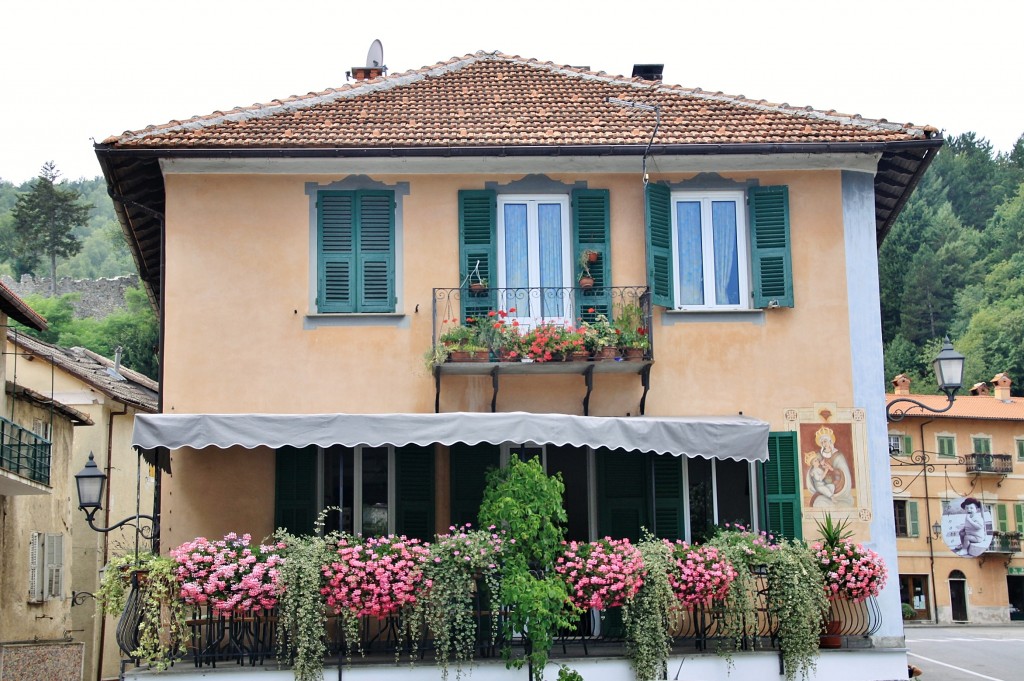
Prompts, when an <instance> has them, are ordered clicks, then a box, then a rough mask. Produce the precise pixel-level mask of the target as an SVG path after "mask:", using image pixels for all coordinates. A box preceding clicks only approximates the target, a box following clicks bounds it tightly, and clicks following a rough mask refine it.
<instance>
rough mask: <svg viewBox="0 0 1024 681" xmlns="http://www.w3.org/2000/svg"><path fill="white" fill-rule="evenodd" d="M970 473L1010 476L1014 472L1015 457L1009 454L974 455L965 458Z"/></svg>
mask: <svg viewBox="0 0 1024 681" xmlns="http://www.w3.org/2000/svg"><path fill="white" fill-rule="evenodd" d="M964 458H965V460H966V463H967V472H968V473H993V474H995V475H1009V474H1010V473H1012V472H1013V457H1012V456H1010V455H1009V454H983V453H974V454H968V455H967V456H966V457H964Z"/></svg>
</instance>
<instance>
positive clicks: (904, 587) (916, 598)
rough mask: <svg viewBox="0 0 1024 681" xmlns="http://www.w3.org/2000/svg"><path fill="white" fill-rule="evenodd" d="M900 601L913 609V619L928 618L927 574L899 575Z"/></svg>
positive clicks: (929, 609) (929, 613) (929, 606)
mask: <svg viewBox="0 0 1024 681" xmlns="http://www.w3.org/2000/svg"><path fill="white" fill-rule="evenodd" d="M900 601H901V602H903V603H905V604H907V605H909V606H910V607H912V608H913V609H914V619H928V618H930V617H931V603H930V599H929V598H928V575H900Z"/></svg>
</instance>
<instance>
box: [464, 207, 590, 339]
mask: <svg viewBox="0 0 1024 681" xmlns="http://www.w3.org/2000/svg"><path fill="white" fill-rule="evenodd" d="M497 242H498V243H497V247H498V249H497V257H498V268H497V273H498V287H499V288H502V289H512V290H511V291H508V295H509V298H508V299H507V300H505V301H501V303H500V304H501V307H503V308H505V309H510V308H513V307H514V308H515V309H516V311H515V312H514V313H512V314H513V316H516V317H519V318H520V319H538V320H540V319H544V320H546V321H554V322H555V323H564V322H565V321H571V320H572V319H573V317H574V315H573V312H572V306H571V300H570V298H569V296H564V295H561V289H564V288H568V287H572V286H574V285H575V282H574V281H573V262H572V260H573V259H572V252H573V251H572V223H571V221H570V218H569V197H568V195H559V194H552V195H514V194H505V195H499V196H498V234H497ZM471 281H472V278H471ZM524 289H541V290H540V292H539V293H540V295H529V293H528V292H527V294H526V295H524V294H523V290H524Z"/></svg>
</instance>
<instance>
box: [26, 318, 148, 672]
mask: <svg viewBox="0 0 1024 681" xmlns="http://www.w3.org/2000/svg"><path fill="white" fill-rule="evenodd" d="M7 351H8V354H9V355H13V354H14V353H17V356H18V357H19V361H20V364H19V374H18V377H19V383H21V384H22V385H25V386H28V387H31V388H33V389H34V390H36V391H38V392H44V391H45V393H46V394H47V395H51V394H52V395H53V396H54V398H55V399H57V400H59V401H60V402H61V403H63V404H66V405H69V406H72V407H73V408H74V409H76V410H78V411H80V412H82V413H84V414H86V415H88V416H89V418H90V420H91V421H92V425H91V426H90V427H88V428H78V429H77V430H76V431H75V439H74V446H73V455H72V461H71V464H70V475H72V476H73V475H74V474H75V473H77V472H78V471H80V470H81V469H82V467H83V466H85V463H86V461H87V460H88V458H89V455H90V454H92V455H93V456H94V458H95V461H96V464H97V465H98V466H99V467H100V468H101V470H102V471H103V472H104V473H105V474H106V475H107V484H106V487H105V498H104V499H103V510H102V512H100V513H99V514H98V515H97V517H96V520H95V524H96V525H98V526H99V527H109V526H111V525H113V524H114V523H116V522H119V521H120V520H122V519H124V518H128V517H130V516H134V515H135V514H136V513H137V512H138V513H141V514H143V515H150V514H152V510H153V495H154V491H155V490H154V476H153V475H152V472H151V470H150V467H149V465H148V464H146V463H145V462H143V461H141V459H140V458H139V455H138V454H137V452H136V451H135V450H134V449H132V446H131V434H132V427H133V424H134V419H135V414H137V413H143V414H151V413H154V412H155V411H157V388H158V386H157V384H156V381H153V380H152V379H150V378H148V377H146V376H144V375H142V374H140V373H138V372H136V371H132V370H131V369H129V368H128V367H125V366H122V365H121V364H120V362H118V361H115V360H111V359H109V358H106V357H103V356H101V355H98V354H96V353H95V352H92V351H91V350H87V349H84V348H63V347H60V346H58V345H54V344H52V343H47V342H45V341H41V340H39V339H37V338H33V337H31V336H26V335H24V334H20V335H16V334H14V333H9V334H8V337H7ZM71 492H72V494H74V493H75V490H74V489H72V490H71ZM72 502H73V506H74V507H75V512H74V514H73V527H74V533H73V541H72V546H71V550H72V559H73V562H72V567H71V570H70V573H69V578H70V585H71V588H72V589H73V590H74V591H76V592H85V593H89V594H94V593H97V591H98V589H99V579H100V570H101V569H102V568H103V567H104V566H105V565H106V564H107V561H108V559H109V558H110V557H111V556H114V555H119V554H124V553H126V552H132V551H134V550H135V532H134V530H133V529H131V528H130V527H127V526H126V527H122V528H119V529H117V530H114V531H113V532H110V533H101V532H96V531H94V530H93V529H91V528H90V527H89V526H88V524H87V523H86V521H85V515H84V513H82V512H80V511H78V510H77V499H72ZM141 544H142V546H141V548H142V550H148V548H149V542H148V541H145V540H143V541H142V542H141ZM71 615H72V625H73V626H72V629H73V630H74V632H75V639H76V640H79V641H83V642H85V644H86V646H85V664H84V669H85V672H84V678H85V679H88V680H90V681H91V680H92V679H100V678H108V679H109V678H116V677H117V675H118V671H119V661H120V657H121V652H120V651H119V650H118V646H117V643H116V641H115V637H114V628H115V626H116V618H113V617H106V618H104V617H102V616H101V615H100V614H99V610H98V608H97V607H96V602H95V600H94V599H91V598H87V597H86V598H84V599H83V600H82V602H81V603H80V604H76V606H75V607H74V608H73V609H72V611H71ZM100 649H102V651H103V652H102V654H99V653H98V651H99V650H100Z"/></svg>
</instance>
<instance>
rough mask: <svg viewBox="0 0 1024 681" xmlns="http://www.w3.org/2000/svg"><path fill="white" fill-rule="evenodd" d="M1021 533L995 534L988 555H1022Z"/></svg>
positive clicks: (987, 551)
mask: <svg viewBox="0 0 1024 681" xmlns="http://www.w3.org/2000/svg"><path fill="white" fill-rule="evenodd" d="M1020 539H1021V533H1020V532H993V533H992V542H991V543H990V544H989V545H988V548H987V549H986V550H985V553H987V554H998V555H1009V554H1014V553H1020Z"/></svg>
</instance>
